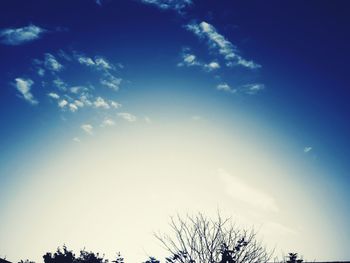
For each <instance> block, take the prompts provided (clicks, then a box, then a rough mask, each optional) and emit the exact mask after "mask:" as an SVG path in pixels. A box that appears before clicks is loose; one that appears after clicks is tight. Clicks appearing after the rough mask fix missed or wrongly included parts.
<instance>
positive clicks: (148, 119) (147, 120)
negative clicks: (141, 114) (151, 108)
mask: <svg viewBox="0 0 350 263" xmlns="http://www.w3.org/2000/svg"><path fill="white" fill-rule="evenodd" d="M144 120H145V122H146V123H152V120H151V118H150V117H148V116H145V118H144Z"/></svg>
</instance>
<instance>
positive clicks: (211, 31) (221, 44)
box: [186, 21, 261, 69]
mask: <svg viewBox="0 0 350 263" xmlns="http://www.w3.org/2000/svg"><path fill="white" fill-rule="evenodd" d="M186 28H187V30H189V31H191V32H193V33H194V34H195V35H197V36H198V37H199V38H205V39H207V40H208V45H209V47H210V48H212V49H215V50H218V52H219V53H220V54H221V55H222V56H223V57H224V59H225V60H226V61H227V64H226V65H227V66H234V65H241V66H243V67H247V68H251V69H254V68H260V67H261V66H260V65H259V64H256V63H255V62H253V61H248V60H245V59H244V58H242V57H241V56H240V55H238V50H237V48H236V47H235V46H234V45H233V44H232V43H231V42H230V41H228V40H227V39H226V38H225V37H224V36H223V35H221V34H219V33H218V32H217V30H216V29H215V27H214V26H212V25H211V24H209V23H207V22H205V21H203V22H201V23H199V24H195V23H193V24H188V25H187V26H186Z"/></svg>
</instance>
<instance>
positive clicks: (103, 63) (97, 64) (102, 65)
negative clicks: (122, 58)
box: [75, 54, 114, 70]
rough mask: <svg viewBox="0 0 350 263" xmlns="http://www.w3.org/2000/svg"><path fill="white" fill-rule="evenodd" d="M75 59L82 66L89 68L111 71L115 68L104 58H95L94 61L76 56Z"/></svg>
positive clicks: (83, 56) (82, 56) (79, 55)
mask: <svg viewBox="0 0 350 263" xmlns="http://www.w3.org/2000/svg"><path fill="white" fill-rule="evenodd" d="M75 57H76V59H77V61H78V62H79V63H80V64H82V65H85V66H88V67H94V68H96V69H99V70H110V69H112V68H114V65H112V64H111V63H110V62H108V61H107V60H106V59H105V58H103V57H95V58H94V59H93V58H91V57H87V56H85V55H81V54H75Z"/></svg>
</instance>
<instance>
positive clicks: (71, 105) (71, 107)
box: [69, 103, 78, 112]
mask: <svg viewBox="0 0 350 263" xmlns="http://www.w3.org/2000/svg"><path fill="white" fill-rule="evenodd" d="M69 110H70V111H71V112H76V111H77V110H78V106H77V105H75V104H74V103H69Z"/></svg>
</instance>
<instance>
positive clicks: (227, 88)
mask: <svg viewBox="0 0 350 263" xmlns="http://www.w3.org/2000/svg"><path fill="white" fill-rule="evenodd" d="M216 89H217V90H220V91H224V92H229V93H236V92H237V90H236V89H234V88H232V87H231V86H230V85H228V84H227V83H220V84H218V85H217V86H216Z"/></svg>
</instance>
